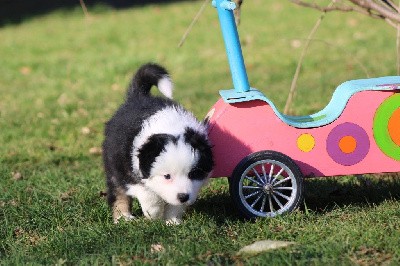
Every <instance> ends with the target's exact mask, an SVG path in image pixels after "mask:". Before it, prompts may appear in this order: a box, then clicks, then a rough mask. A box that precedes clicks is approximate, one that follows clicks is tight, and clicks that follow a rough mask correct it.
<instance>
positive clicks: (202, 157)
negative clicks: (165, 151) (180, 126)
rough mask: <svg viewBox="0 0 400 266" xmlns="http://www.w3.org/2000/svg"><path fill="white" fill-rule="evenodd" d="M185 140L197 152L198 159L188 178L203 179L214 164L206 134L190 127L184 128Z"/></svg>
mask: <svg viewBox="0 0 400 266" xmlns="http://www.w3.org/2000/svg"><path fill="white" fill-rule="evenodd" d="M185 141H186V142H187V143H189V144H190V145H191V146H192V147H193V149H195V150H198V152H199V160H198V161H197V163H196V165H195V166H194V168H193V169H192V171H191V172H190V173H189V178H190V179H199V180H202V179H205V178H206V177H207V175H208V173H209V172H210V171H211V170H212V168H213V166H214V160H213V155H212V150H211V148H212V147H211V145H210V143H209V142H208V140H207V138H206V136H204V135H203V134H200V133H199V132H197V131H195V130H193V129H191V128H186V130H185Z"/></svg>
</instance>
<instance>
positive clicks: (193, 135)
mask: <svg viewBox="0 0 400 266" xmlns="http://www.w3.org/2000/svg"><path fill="white" fill-rule="evenodd" d="M184 136H185V142H186V143H188V144H190V145H191V146H192V147H193V148H194V149H196V150H199V151H205V150H207V149H210V148H211V146H210V144H209V143H208V141H207V139H206V137H205V136H204V135H202V134H200V133H198V132H197V131H195V130H194V129H192V128H189V127H187V128H186V129H185V135H184Z"/></svg>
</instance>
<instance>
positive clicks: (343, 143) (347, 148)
mask: <svg viewBox="0 0 400 266" xmlns="http://www.w3.org/2000/svg"><path fill="white" fill-rule="evenodd" d="M339 148H340V150H341V151H342V152H344V153H347V154H348V153H352V152H354V151H355V150H356V148H357V141H356V139H355V138H354V137H353V136H344V137H343V138H341V139H340V140H339Z"/></svg>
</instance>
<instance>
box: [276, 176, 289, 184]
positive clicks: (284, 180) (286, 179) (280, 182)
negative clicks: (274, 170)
mask: <svg viewBox="0 0 400 266" xmlns="http://www.w3.org/2000/svg"><path fill="white" fill-rule="evenodd" d="M288 180H290V176H288V177H286V178H284V179H282V180H279V181H278V182H276V183H272V184H273V185H274V186H276V185H279V184H282V183H283V182H286V181H288Z"/></svg>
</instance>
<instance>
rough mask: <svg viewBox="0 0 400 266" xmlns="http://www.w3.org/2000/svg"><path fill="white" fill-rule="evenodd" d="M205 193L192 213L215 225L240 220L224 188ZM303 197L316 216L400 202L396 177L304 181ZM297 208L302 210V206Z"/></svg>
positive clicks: (351, 177) (399, 191) (336, 178)
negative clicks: (395, 201)
mask: <svg viewBox="0 0 400 266" xmlns="http://www.w3.org/2000/svg"><path fill="white" fill-rule="evenodd" d="M226 185H227V184H226ZM207 194H208V195H207V196H205V197H202V198H200V199H199V200H198V201H197V202H196V204H195V205H194V206H193V208H194V209H195V210H196V212H199V213H202V214H205V215H206V216H207V217H209V218H210V219H212V220H214V221H215V222H216V223H217V224H224V223H226V221H239V220H243V219H242V218H241V216H240V215H239V213H238V211H237V208H236V207H235V206H234V204H233V202H232V200H231V198H230V196H229V193H228V189H225V190H221V189H219V190H216V191H210V192H209V193H207ZM304 198H305V204H306V206H307V208H308V209H309V210H311V211H312V212H315V213H320V214H324V213H328V212H330V211H332V210H333V209H335V208H337V207H345V206H349V205H352V206H370V205H373V204H376V205H378V204H380V203H382V202H384V201H385V200H390V199H395V200H400V174H390V175H380V176H377V175H369V176H364V177H362V178H357V177H355V176H350V177H327V178H313V179H307V180H306V181H305V189H304ZM301 208H302V209H303V210H302V211H304V204H303V206H302V207H301Z"/></svg>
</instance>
